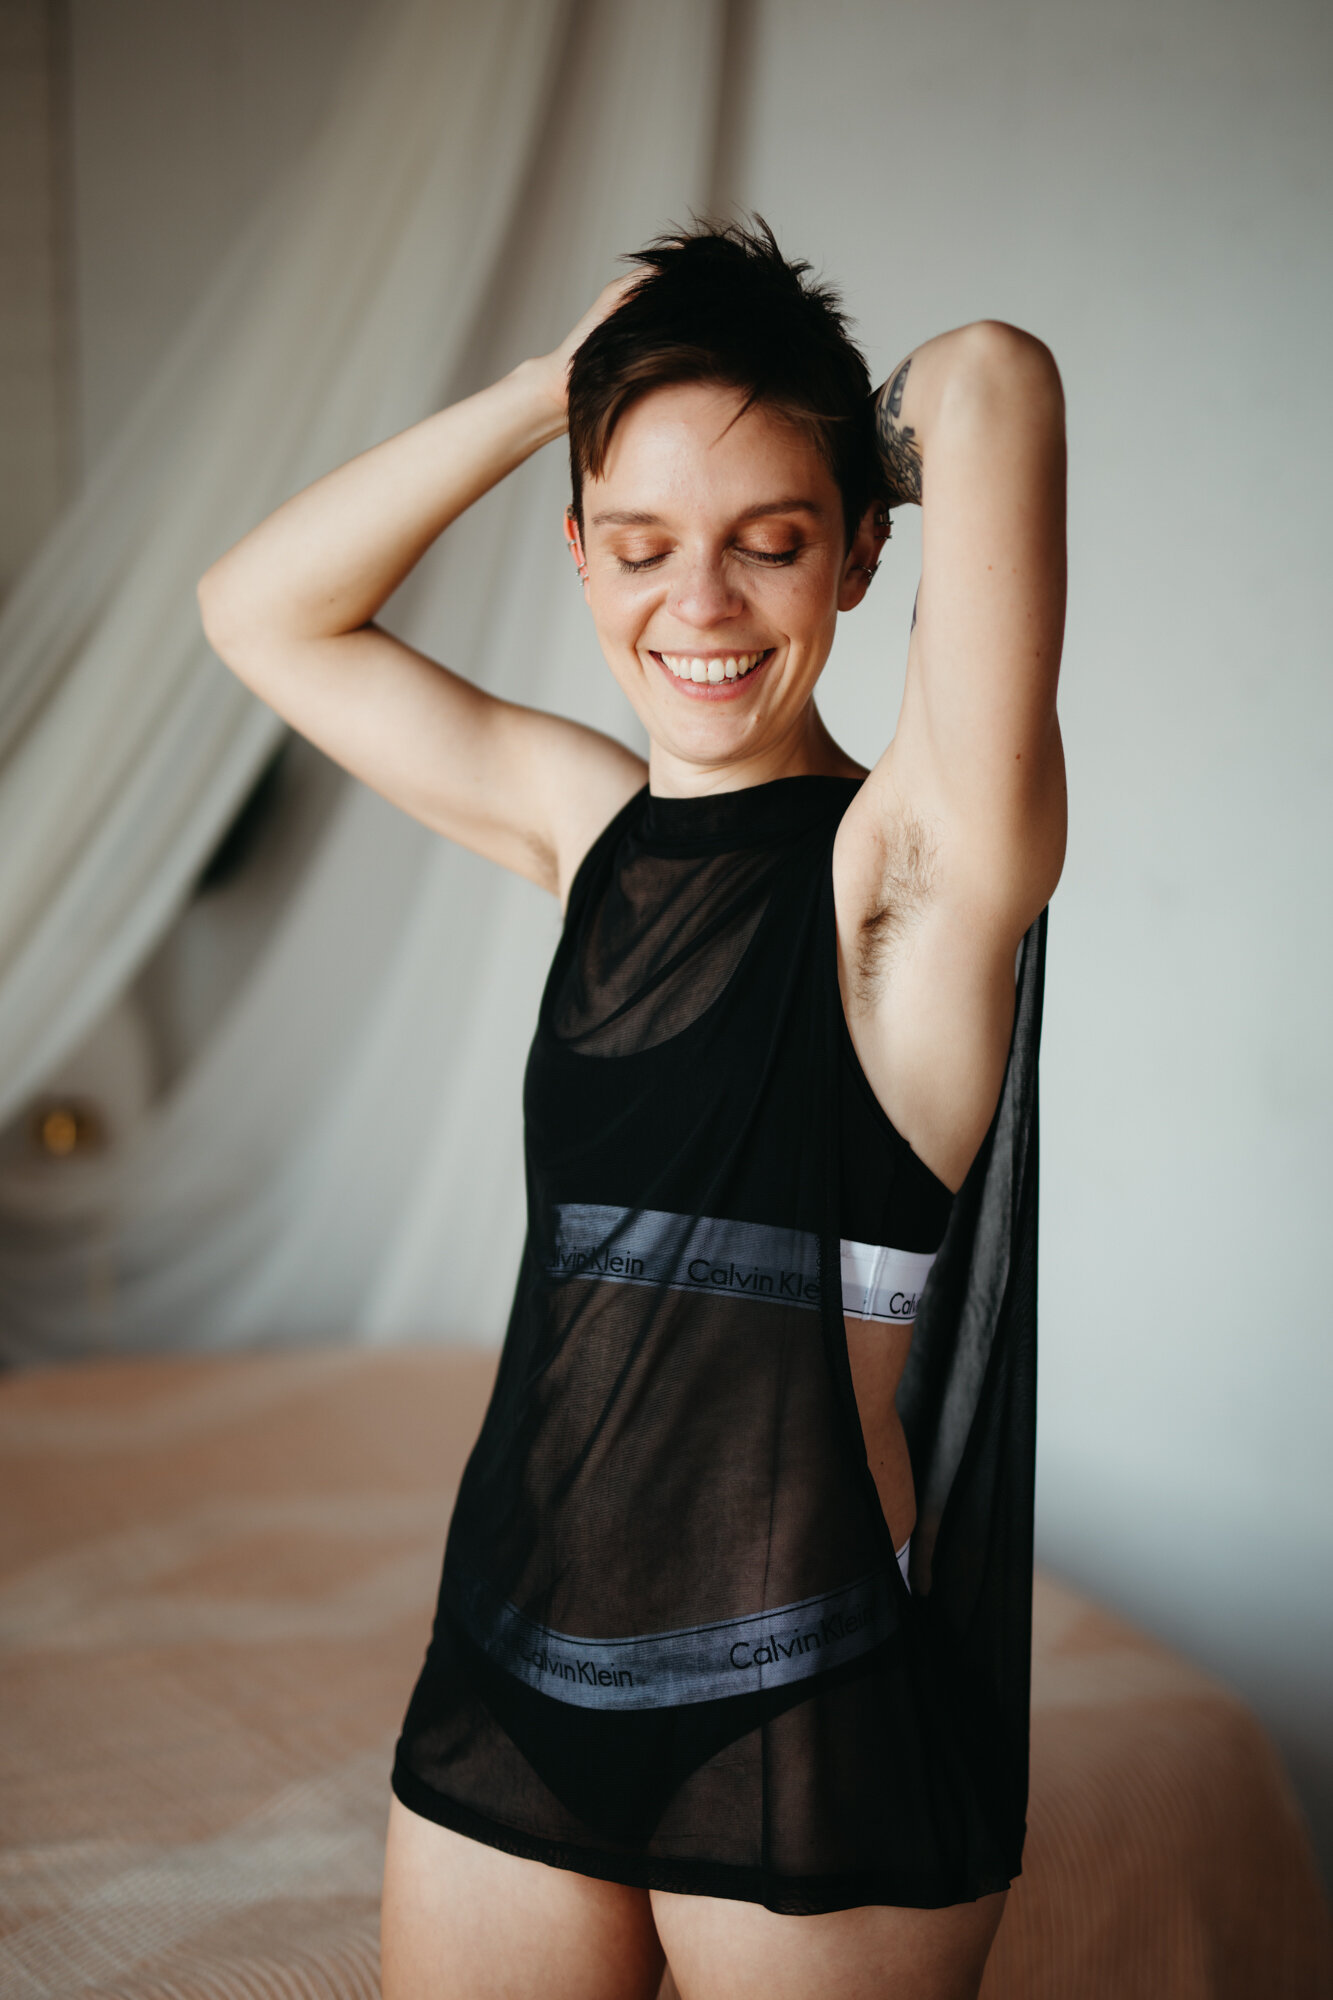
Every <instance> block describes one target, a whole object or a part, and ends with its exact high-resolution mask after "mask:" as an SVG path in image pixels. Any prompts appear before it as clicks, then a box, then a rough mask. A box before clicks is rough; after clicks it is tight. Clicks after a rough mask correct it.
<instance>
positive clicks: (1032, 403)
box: [960, 319, 1065, 432]
mask: <svg viewBox="0 0 1333 2000" xmlns="http://www.w3.org/2000/svg"><path fill="white" fill-rule="evenodd" d="M963 332H964V336H965V340H964V348H963V357H964V359H963V367H962V369H961V371H960V372H961V374H962V377H963V381H964V384H965V388H966V390H967V391H968V392H970V393H971V394H972V395H974V396H980V397H983V398H984V399H985V400H986V401H987V402H988V403H991V404H992V405H993V404H994V403H995V402H996V401H1005V402H1010V403H1014V402H1019V403H1021V404H1022V405H1023V406H1024V408H1025V409H1026V410H1028V411H1030V412H1032V413H1040V414H1041V415H1042V416H1043V417H1044V418H1045V419H1046V420H1047V421H1049V422H1051V423H1052V424H1053V425H1055V426H1056V427H1057V428H1058V429H1059V430H1060V431H1061V432H1063V430H1064V419H1065V396H1064V384H1063V383H1062V382H1061V380H1060V370H1059V368H1058V366H1057V365H1056V359H1055V356H1054V355H1053V354H1052V352H1051V350H1050V348H1049V347H1048V346H1047V345H1046V343H1045V341H1044V340H1039V339H1038V338H1037V336H1036V334H1035V333H1027V332H1025V331H1024V329H1023V328H1022V327H1021V326H1011V325H1010V324H1009V323H1008V321H1007V320H1000V319H980V320H975V321H974V322H973V323H972V325H971V326H968V327H965V328H964V329H963Z"/></svg>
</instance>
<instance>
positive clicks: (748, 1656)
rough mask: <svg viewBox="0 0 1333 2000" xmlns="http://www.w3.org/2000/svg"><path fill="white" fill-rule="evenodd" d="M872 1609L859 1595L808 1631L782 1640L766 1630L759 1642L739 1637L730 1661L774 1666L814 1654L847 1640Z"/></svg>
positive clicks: (736, 1664) (744, 1665) (741, 1667)
mask: <svg viewBox="0 0 1333 2000" xmlns="http://www.w3.org/2000/svg"><path fill="white" fill-rule="evenodd" d="M873 1610H874V1606H873V1603H872V1601H871V1599H870V1598H868V1597H864V1598H862V1600H861V1602H860V1603H859V1604H853V1605H851V1606H849V1607H848V1609H847V1610H846V1611H835V1612H834V1613H833V1614H832V1616H831V1617H828V1618H821V1619H820V1621H819V1623H818V1625H814V1626H812V1627H811V1628H810V1630H809V1631H808V1632H791V1633H788V1635H787V1637H786V1638H785V1639H782V1638H779V1637H778V1636H777V1634H776V1633H772V1632H770V1633H768V1634H766V1635H765V1637H764V1638H762V1639H761V1640H760V1641H759V1643H758V1645H751V1643H750V1642H749V1640H747V1639H738V1640H737V1641H736V1643H735V1645H734V1646H733V1647H732V1649H731V1664H732V1666H733V1667H736V1668H738V1669H739V1670H741V1671H744V1670H745V1669H746V1668H748V1667H775V1666H777V1664H778V1662H779V1661H780V1660H792V1659H797V1658H799V1657H800V1656H801V1655H803V1654H805V1653H815V1652H820V1651H822V1650H823V1648H824V1647H825V1646H832V1645H834V1644H835V1643H836V1642H837V1641H838V1640H839V1639H849V1638H850V1637H851V1635H852V1634H853V1633H854V1632H859V1631H861V1630H862V1628H863V1627H864V1626H865V1625H867V1624H868V1623H869V1622H870V1618H871V1616H872V1613H873Z"/></svg>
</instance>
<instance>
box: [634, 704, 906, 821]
mask: <svg viewBox="0 0 1333 2000" xmlns="http://www.w3.org/2000/svg"><path fill="white" fill-rule="evenodd" d="M865 775H866V771H865V766H864V765H863V764H858V763H857V762H856V760H855V758H853V757H849V756H848V755H847V752H846V751H845V750H843V749H842V748H841V747H840V746H839V745H838V744H837V743H835V742H834V740H833V738H832V737H831V736H830V735H829V732H828V730H827V729H826V728H825V726H824V719H823V717H822V716H821V715H820V713H819V710H818V709H817V708H816V707H815V704H814V702H813V701H812V702H810V704H809V705H808V707H807V708H806V709H805V711H804V713H803V714H802V715H801V717H800V718H799V719H798V721H797V722H796V723H795V724H794V725H793V727H792V728H791V730H789V732H788V733H787V735H786V736H785V737H779V738H777V739H776V740H773V741H769V742H766V743H765V744H763V745H762V747H760V748H758V749H756V750H754V751H752V752H742V753H741V754H739V755H737V756H732V757H728V758H726V759H724V760H721V761H717V762H710V761H709V760H707V759H706V758H702V757H700V758H691V757H686V756H682V755H681V754H680V753H679V752H678V751H674V750H669V749H667V748H666V746H665V745H664V744H661V743H658V742H657V741H655V740H654V741H653V743H652V745H651V747H650V749H649V752H648V789H649V791H650V792H652V794H653V796H654V797H655V798H675V799H688V798H705V797H707V796H708V794H709V793H711V792H739V791H743V790H744V789H745V787H746V786H747V785H766V784H768V783H770V782H771V780H772V779H774V778H864V777H865Z"/></svg>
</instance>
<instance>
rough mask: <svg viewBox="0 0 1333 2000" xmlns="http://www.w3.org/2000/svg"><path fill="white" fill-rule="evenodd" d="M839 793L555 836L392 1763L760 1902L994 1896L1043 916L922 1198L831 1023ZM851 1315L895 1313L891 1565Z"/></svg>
mask: <svg viewBox="0 0 1333 2000" xmlns="http://www.w3.org/2000/svg"><path fill="white" fill-rule="evenodd" d="M857 785H858V781H857V780H854V779H841V778H829V777H797V778H780V779H776V780H773V781H772V782H770V783H767V784H763V785H756V786H752V787H749V788H746V789H744V790H741V791H735V792H727V793H723V794H720V795H715V796H713V797H707V798H690V799H675V798H655V797H653V796H652V795H651V794H650V793H649V791H648V789H647V787H646V786H645V787H644V788H643V789H642V790H641V791H640V792H638V793H637V794H636V795H635V796H634V797H633V798H632V799H630V800H629V802H628V803H627V804H626V806H625V807H624V808H623V810H622V811H621V812H620V813H618V814H617V816H616V817H615V819H614V820H612V822H611V823H610V825H609V826H607V827H606V828H605V830H604V831H603V833H602V834H601V835H600V836H599V838H598V839H597V840H596V841H595V842H594V844H593V846H592V848H591V849H590V851H589V853H588V854H587V855H586V856H585V858H584V861H583V863H582V865H581V867H580V869H579V872H578V875H577V877H576V879H575V881H574V884H573V887H572V890H571V893H570V899H569V905H568V910H567V914H566V919H565V925H564V929H563V932H562V935H561V939H560V943H559V945H558V947H557V950H556V954H555V958H554V961H553V963H552V966H551V970H550V974H549V976H548V979H547V983H546V988H545V991H544V994H543V997H542V1002H541V1007H540V1012H539V1018H538V1023H537V1030H536V1034H535V1037H534V1040H533V1043H532V1049H531V1053H530V1055H529V1059H528V1065H527V1071H526V1075H525V1080H524V1120H525V1145H526V1163H527V1197H528V1234H527V1241H526V1244H525V1247H524V1252H523V1257H522V1262H521V1265H520V1269H519V1274H518V1282H517V1286H516V1290H515V1295H514V1302H513V1308H512V1311H511V1315H510V1320H509V1327H508V1331H507V1334H506V1337H505V1344H504V1348H503V1352H502V1355H501V1360H500V1367H499V1372H498V1376H497V1380H496V1384H495V1389H494V1392H493V1395H492V1399H491V1403H490V1407H489V1409H488V1411H487V1415H486V1418H485V1421H484V1424H483V1426H482V1431H481V1435H480V1437H479V1439H478V1441H477V1444H476V1447H475V1449H474V1450H473V1453H472V1456H471V1458H470V1460H469V1462H468V1465H467V1468H466V1470H465V1473H464V1475H463V1479H462V1482H461V1485H460V1489H459V1494H458V1499H457V1503H456V1506H455V1509H454V1515H453V1519H452V1522H451V1525H450V1530H449V1537H448V1543H447V1547H446V1550H445V1560H444V1571H443V1576H442V1579H441V1586H440V1596H439V1605H438V1609H437V1613H436V1618H435V1624H434V1628H433V1632H432V1637H431V1642H430V1647H429V1650H428V1652H427V1657H426V1662H425V1665H424V1667H423V1670H422V1673H421V1676H420V1678H419V1680H418V1683H417V1686H416V1689H415V1691H414V1693H413V1696H412V1699H411V1703H410V1705H409V1708H408V1713H407V1717H406V1720H405V1722H404V1725H403V1731H402V1735H401V1737H400V1739H399V1743H398V1750H397V1756H396V1759H395V1766H394V1775H393V1783H394V1789H395V1791H396V1793H397V1795H398V1797H399V1798H400V1799H401V1800H402V1801H403V1803H404V1804H405V1805H407V1806H408V1807H409V1808H411V1809H412V1810H413V1811H415V1812H417V1813H420V1814H422V1815H424V1816H425V1817H427V1818H430V1819H434V1820H436V1821H439V1822H440V1823H442V1824H444V1825H446V1826H450V1827H453V1828H455V1829H456V1830H457V1831H459V1832H461V1833H464V1834H468V1835H471V1836H472V1837H474V1838H476V1839H479V1840H483V1841H486V1842H488V1843H490V1844H491V1845H492V1846H495V1847H499V1848H503V1849H505V1850H507V1851H509V1852H512V1853H516V1854H520V1855H526V1856H530V1857H532V1858H535V1859H537V1860H540V1861H545V1862H548V1863H552V1864H554V1865H556V1866H560V1867H566V1868H573V1869H577V1870H578V1871H580V1872H581V1873H583V1874H586V1875H592V1876H599V1877H603V1878H606V1879H609V1880H613V1881H619V1882H625V1883H629V1884H635V1885H639V1886H643V1887H656V1888H663V1889H670V1890H677V1891H682V1892H685V1893H694V1894H704V1895H718V1896H726V1897H732V1898H740V1899H744V1900H748V1901H754V1902H759V1903H763V1904H766V1905H767V1906H768V1907H769V1908H770V1909H774V1910H780V1911H791V1912H814V1911H824V1910H835V1909H843V1908H848V1907H853V1906H856V1905H859V1904H865V1903H894V1904H907V1905H918V1906H935V1905H941V1904H947V1903H953V1902H959V1901H964V1900H969V1899H971V1898H974V1897H976V1896H979V1895H982V1894H985V1893H986V1892H988V1891H990V1890H993V1889H997V1888H1001V1887H1003V1886H1004V1885H1005V1884H1006V1883H1007V1882H1009V1881H1010V1879H1011V1878H1012V1877H1013V1876H1014V1875H1015V1874H1016V1873H1017V1872H1018V1867H1019V1859H1020V1855H1021V1850H1022V1841H1023V1830H1024V1812H1025V1805H1026V1790H1027V1741H1028V1664H1029V1642H1030V1622H1031V1583H1032V1485H1033V1447H1034V1417H1035V1407H1034V1406H1035V1345H1036V1286H1035V1273H1036V1197H1037V1148H1036V1109H1037V1095H1036V1057H1037V1044H1038V1037H1039V1031H1040V1010H1041V990H1042V967H1043V955H1044V936H1045V918H1044V916H1043V917H1042V918H1041V919H1039V920H1038V923H1037V924H1035V925H1034V926H1033V928H1032V930H1031V931H1030V932H1029V934H1028V936H1027V938H1026V939H1025V940H1024V943H1023V945H1022V947H1021V949H1020V953H1019V958H1018V965H1017V1007H1016V1018H1015V1026H1014V1033H1013V1041H1012V1046H1011V1051H1010V1057H1009V1063H1008V1068H1007V1071H1006V1075H1005V1081H1004V1086H1003V1090H1002V1093H1001V1099H1000V1103H999V1107H998V1109H997V1111H996V1114H995V1118H994V1121H993V1123H992V1126H991V1130H990V1132H989V1134H988V1136H987V1138H986V1141H985V1143H984V1145H983V1146H982V1148H981V1151H980V1153H979V1155H978V1157H977V1160H976V1162H975V1163H974V1165H973V1167H972V1170H971V1172H970V1174H969V1176H968V1179H967V1181H966V1182H965V1183H964V1186H963V1187H962V1189H961V1190H960V1191H959V1194H958V1195H957V1197H956V1198H953V1199H952V1200H951V1199H950V1197H949V1195H948V1193H947V1190H945V1189H943V1188H942V1187H941V1185H940V1183H939V1182H937V1181H936V1180H935V1179H934V1176H932V1175H930V1174H929V1172H928V1170H927V1169H926V1168H925V1167H924V1166H923V1165H922V1163H921V1162H920V1161H918V1160H916V1158H915V1155H913V1154H912V1153H911V1151H910V1149H909V1148H908V1147H907V1146H906V1145H905V1143H904V1142H903V1141H902V1140H901V1139H899V1138H898V1136H897V1134H896V1133H894V1131H893V1128H892V1126H890V1125H889V1123H888V1120H887V1119H886V1118H885V1117H884V1114H883V1112H882V1111H881V1110H880V1108H879V1106H878V1104H877V1103H876V1102H875V1100H874V1099H873V1096H872V1095H871V1093H870V1091H869V1086H868V1085H867V1084H866V1082H865V1079H864V1077H863V1076H862V1075H861V1073H860V1070H859V1066H858V1065H857V1064H856V1059H855V1055H854V1052H853V1051H852V1049H851V1045H850V1039H849V1037H848V1035H847V1029H846V1024H845V1021H844V1019H843V1012H842V1003H841V999H840V995H839V991H838V980H837V960H836V931H835V921H834V909H833V892H832V888H833V885H832V869H831V863H832V848H833V838H834V834H835V833H836V830H837V826H838V822H839V821H840V819H841V817H842V814H843V812H844V811H845V810H846V807H847V805H848V803H849V802H850V800H851V798H852V797H853V796H854V794H855V792H856V790H857ZM946 1223H947V1227H946ZM941 1239H942V1240H941ZM937 1249H938V1255H936V1254H935V1252H936V1250H937ZM844 1312H849V1313H855V1314H857V1315H858V1316H859V1317H862V1318H868V1319H872V1320H873V1319H881V1320H884V1321H886V1322H890V1321H898V1322H908V1323H910V1322H913V1321H914V1322H915V1324H914V1331H913V1336H912V1346H911V1352H910V1356H909V1361H908V1366H907V1371H906V1373H905V1376H904V1379H903V1382H902V1385H901V1388H900V1391H899V1397H898V1407H899V1411H900V1414H901V1416H902V1419H903V1424H904V1428H905V1431H906V1434H907V1438H908V1445H909V1449H910V1452H911V1458H912V1468H913V1475H914V1479H915V1483H916V1491H917V1528H916V1531H915V1533H914V1536H913V1544H912V1556H911V1587H910V1589H909V1587H908V1585H907V1584H906V1583H905V1582H904V1580H903V1578H902V1576H901V1575H900V1573H899V1569H898V1566H897V1563H896V1561H895V1558H894V1550H893V1545H892V1539H891V1537H890V1534H889V1531H888V1528H887V1526H886V1524H885V1521H884V1517H883V1514H882V1513H881V1511H880V1506H879V1500H878V1496H877V1493H876V1490H875V1486H874V1482H873V1479H872V1478H871V1474H870V1471H869V1468H868V1466H867V1463H866V1454H865V1447H864V1443H863V1439H862V1434H861V1427H860V1420H859V1417H858V1414H857V1408H856V1400H855V1396H854V1394H853V1390H852V1384H851V1375H850V1370H849V1366H848V1360H847V1346H846V1334H845V1327H844V1319H843V1315H844Z"/></svg>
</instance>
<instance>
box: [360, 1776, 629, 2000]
mask: <svg viewBox="0 0 1333 2000" xmlns="http://www.w3.org/2000/svg"><path fill="white" fill-rule="evenodd" d="M381 1977H382V1980H383V1992H384V2000H529V1996H531V2000H654V1996H655V1995H656V1993H657V1990H658V1985H659V1983H660V1980H661V1977H662V1948H661V1946H660V1944H659V1943H658V1941H657V1932H656V1930H655V1929H654V1926H653V1918H652V1910H651V1908H650V1906H649V1901H648V1894H647V1891H646V1890H644V1889H626V1888H623V1887H622V1886H621V1885H620V1884H619V1883H617V1882H597V1881H594V1880H593V1879H592V1878H591V1877H590V1876H587V1875H575V1874H572V1873H571V1872H570V1871H569V1870H568V1869H565V1868H548V1867H546V1866H545V1864H544V1863H543V1862H540V1861H524V1860H521V1859H520V1858H519V1857H517V1856H516V1855H512V1854H502V1853H500V1851H499V1850H498V1849H497V1848H494V1847H486V1846H484V1845H483V1844H482V1843H481V1842H480V1841H476V1840H466V1839H464V1837H463V1836H462V1834H458V1833H451V1832H450V1831H449V1829H448V1828H447V1827H442V1826H436V1825H435V1824H434V1822H433V1821H431V1820H425V1819H421V1818H419V1817H418V1816H417V1815H416V1814H415V1813H410V1812H408V1810H407V1808H406V1807H405V1806H403V1805H402V1804H400V1802H399V1801H398V1800H397V1799H394V1800H393V1802H392V1805H391V1806H390V1810H389V1841H388V1848H387V1851H386V1853H385V1860H384V1901H383V1905H382V1910H381Z"/></svg>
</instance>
